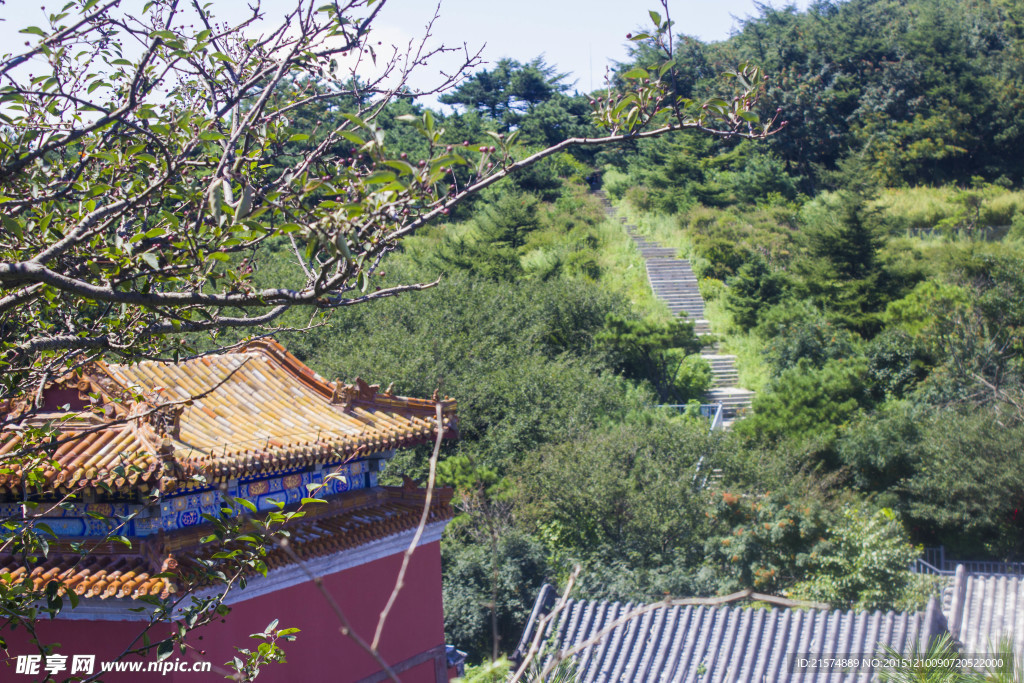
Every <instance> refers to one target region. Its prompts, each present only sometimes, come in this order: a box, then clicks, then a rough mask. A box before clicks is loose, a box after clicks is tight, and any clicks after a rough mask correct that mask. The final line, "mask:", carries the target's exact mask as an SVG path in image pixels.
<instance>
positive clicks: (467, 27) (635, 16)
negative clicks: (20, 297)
mask: <svg viewBox="0 0 1024 683" xmlns="http://www.w3.org/2000/svg"><path fill="white" fill-rule="evenodd" d="M45 2H46V0H6V3H4V4H0V18H3V19H4V21H2V22H0V53H4V52H8V51H10V50H12V49H13V50H17V49H18V48H19V47H21V46H22V44H23V43H24V40H25V39H26V36H19V35H18V33H17V31H18V29H20V28H23V27H24V26H26V25H30V24H33V23H36V24H41V16H42V15H41V12H40V9H39V6H40V4H45ZM49 2H50V3H51V5H50V7H49V8H48V9H50V10H53V9H56V8H57V7H58V6H59V5H61V4H63V0H49ZM808 2H809V0H796V1H795V2H786V1H785V0H768V1H767V3H766V4H770V5H772V6H775V7H783V6H786V5H789V4H796V5H797V6H798V7H800V8H804V7H806V6H807V4H808ZM0 3H3V0H0ZM135 4H136V3H135V2H130V1H129V0H126V2H125V6H126V7H129V6H134V5H135ZM138 4H139V5H140V6H141V1H140V2H139V3H138ZM182 4H183V5H184V4H187V3H182ZM212 4H213V8H214V11H215V12H216V13H217V14H219V15H220V16H223V17H224V18H225V19H231V18H235V17H239V16H241V13H243V12H245V7H246V5H247V4H248V3H247V2H243V1H242V0H232V1H230V2H226V1H225V0H212ZM435 5H436V1H425V0H388V1H387V3H386V4H385V6H384V9H383V10H382V12H381V15H380V17H379V21H378V22H377V23H376V24H375V26H376V29H377V32H378V36H377V37H378V39H379V40H381V42H382V43H384V45H385V46H386V45H389V44H394V43H402V44H404V43H406V42H408V40H409V39H411V38H413V37H415V36H420V35H422V33H423V28H424V26H425V25H426V23H427V22H428V21H429V19H430V18H431V16H433V12H434V8H435ZM291 6H293V3H292V2H289V0H264V2H263V7H264V8H265V9H266V10H267V15H268V17H273V16H275V15H280V14H283V12H284V11H285V10H286V8H289V7H291ZM649 9H660V7H659V6H658V3H657V2H656V0H645V1H644V2H638V1H637V0H625V1H623V0H585V1H584V0H513V1H509V2H495V1H494V0H490V1H488V0H442V4H441V18H440V19H439V21H438V22H437V23H436V24H435V27H434V31H433V35H434V41H435V42H443V43H445V44H446V45H456V46H461V45H462V44H463V42H465V43H466V44H467V47H469V48H470V49H472V50H474V51H475V49H478V48H479V47H480V46H482V45H484V46H485V47H484V51H483V57H484V59H485V60H487V61H488V62H491V63H493V62H495V61H497V60H499V59H501V58H502V57H512V58H514V59H518V60H520V61H527V60H529V59H532V58H533V57H536V56H538V55H540V54H544V56H545V58H546V59H547V61H548V63H550V64H554V65H556V66H557V67H558V68H559V70H561V71H563V72H565V71H567V72H571V73H572V76H571V77H570V79H569V80H570V81H572V80H576V87H577V88H578V89H579V90H581V91H590V90H592V89H593V88H598V87H600V86H601V84H602V83H603V78H604V73H605V68H606V67H607V66H608V65H610V64H612V63H613V62H615V61H621V60H623V59H625V57H626V54H627V52H626V50H627V47H626V44H627V42H628V41H627V40H626V33H628V32H630V31H635V30H636V29H637V28H638V27H642V26H645V25H648V24H649V19H648V16H647V11H648V10H649ZM669 9H670V11H671V13H672V18H673V19H674V20H675V22H676V28H677V31H676V32H677V33H686V34H689V35H693V36H696V37H698V38H701V39H703V40H706V41H711V40H721V39H724V38H727V37H728V36H729V34H730V33H731V32H732V31H733V30H734V29H736V28H737V27H738V25H739V23H740V22H741V21H742V20H743V19H744V18H746V17H749V16H752V15H754V14H756V11H757V10H756V9H755V7H754V1H753V0H682V1H680V0H670V2H669ZM446 64H447V65H448V66H451V62H448V63H446V62H445V61H444V60H439V61H437V62H435V63H433V64H432V66H431V69H432V70H433V74H436V70H437V69H444V68H445V66H446ZM484 66H485V68H486V66H487V65H484ZM433 74H432V73H431V70H430V69H428V70H424V72H423V73H422V74H421V78H423V79H424V80H423V81H422V82H421V83H413V85H414V86H417V85H418V86H419V87H421V88H426V87H429V82H430V80H431V79H430V78H429V77H430V76H431V75H433Z"/></svg>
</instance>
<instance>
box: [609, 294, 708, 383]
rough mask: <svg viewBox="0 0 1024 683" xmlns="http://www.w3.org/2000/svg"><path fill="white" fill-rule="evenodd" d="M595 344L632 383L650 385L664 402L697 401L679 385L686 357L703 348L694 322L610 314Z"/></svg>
mask: <svg viewBox="0 0 1024 683" xmlns="http://www.w3.org/2000/svg"><path fill="white" fill-rule="evenodd" d="M596 340H597V341H598V343H600V344H603V345H604V346H605V347H606V348H607V349H608V352H609V353H610V354H611V357H612V359H613V361H612V362H613V363H614V365H615V367H616V368H618V369H619V370H621V371H622V373H623V374H624V375H625V376H626V377H629V378H630V379H634V380H637V381H647V382H650V384H651V386H652V387H653V388H654V391H655V393H657V395H658V398H659V399H660V400H661V401H663V402H665V403H685V402H686V401H688V400H689V399H690V398H694V397H693V396H688V395H685V394H684V393H683V391H681V390H682V389H683V387H681V386H679V384H678V383H677V377H678V375H679V371H680V369H681V368H682V366H683V363H684V362H685V359H686V356H687V355H689V354H693V353H696V352H697V351H699V350H700V348H701V346H702V343H701V341H700V339H699V338H698V337H697V334H696V333H695V332H694V331H693V323H692V322H688V321H686V320H684V319H680V318H674V319H672V320H671V321H669V322H667V323H666V322H661V321H659V320H657V319H656V318H653V317H649V318H645V319H643V320H633V319H630V318H627V317H621V316H618V315H615V314H611V313H610V314H608V316H607V318H606V320H605V329H604V330H602V331H601V332H600V333H599V334H598V336H597V337H596ZM705 388H706V387H705Z"/></svg>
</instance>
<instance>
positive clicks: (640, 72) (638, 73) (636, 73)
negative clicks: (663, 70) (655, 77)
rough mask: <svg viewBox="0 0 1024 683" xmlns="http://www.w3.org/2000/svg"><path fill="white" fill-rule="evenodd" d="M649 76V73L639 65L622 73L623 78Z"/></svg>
mask: <svg viewBox="0 0 1024 683" xmlns="http://www.w3.org/2000/svg"><path fill="white" fill-rule="evenodd" d="M650 76H651V74H649V73H648V72H647V69H641V68H640V67H636V68H635V69H630V70H629V71H627V72H626V73H624V74H622V77H623V78H650Z"/></svg>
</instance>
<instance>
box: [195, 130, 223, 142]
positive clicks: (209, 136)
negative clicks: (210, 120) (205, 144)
mask: <svg viewBox="0 0 1024 683" xmlns="http://www.w3.org/2000/svg"><path fill="white" fill-rule="evenodd" d="M227 138H228V136H227V135H224V134H223V133H218V132H217V131H215V130H208V131H205V132H202V133H200V134H199V139H200V140H227Z"/></svg>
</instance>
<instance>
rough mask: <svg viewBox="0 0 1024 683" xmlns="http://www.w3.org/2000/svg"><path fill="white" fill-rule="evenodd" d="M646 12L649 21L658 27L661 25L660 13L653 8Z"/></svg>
mask: <svg viewBox="0 0 1024 683" xmlns="http://www.w3.org/2000/svg"><path fill="white" fill-rule="evenodd" d="M647 13H648V14H649V15H651V21H653V22H654V25H655V26H658V27H660V26H661V15H660V14H658V13H657V12H655V11H654V10H650V11H648V12H647Z"/></svg>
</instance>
